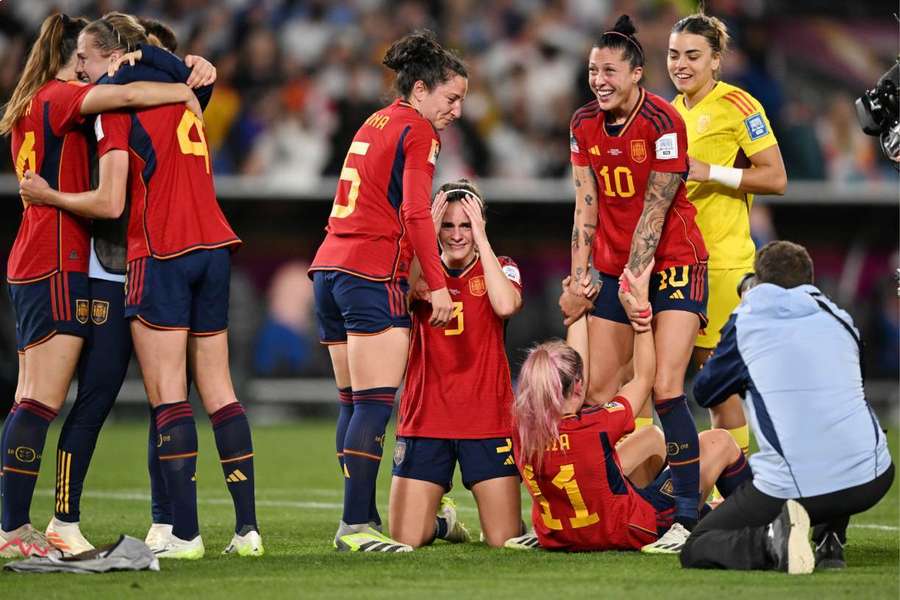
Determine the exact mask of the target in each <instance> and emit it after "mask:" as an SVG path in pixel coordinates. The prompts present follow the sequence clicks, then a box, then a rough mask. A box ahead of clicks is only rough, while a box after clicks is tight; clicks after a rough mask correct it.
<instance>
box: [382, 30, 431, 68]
mask: <svg viewBox="0 0 900 600" xmlns="http://www.w3.org/2000/svg"><path fill="white" fill-rule="evenodd" d="M443 53H444V49H443V48H441V45H440V44H438V42H437V40H436V39H435V37H434V33H432V32H431V31H428V30H424V31H418V32H416V33H411V34H409V35H407V36H406V37H404V38H402V39H400V40H398V41H396V42H394V44H393V45H392V46H391V47H390V48H388V51H387V53H386V54H385V55H384V60H383V61H382V63H383V64H384V66H386V67H387V68H388V69H391V70H392V71H396V72H400V71H402V70H404V69H405V68H406V67H407V66H408V65H410V64H418V65H429V64H436V63H440V62H441V59H442V56H443Z"/></svg>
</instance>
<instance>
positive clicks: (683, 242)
mask: <svg viewBox="0 0 900 600" xmlns="http://www.w3.org/2000/svg"><path fill="white" fill-rule="evenodd" d="M570 146H571V157H572V164H573V165H576V166H579V167H591V169H592V170H593V172H594V177H595V178H596V180H597V194H598V195H599V198H598V200H597V210H598V221H599V222H598V224H597V235H596V237H595V238H594V248H593V260H594V267H595V268H596V269H597V270H598V271H600V272H602V273H606V274H608V275H614V276H618V275H620V274H621V273H622V271H623V270H624V269H625V265H626V264H627V262H628V255H629V253H630V251H631V239H632V237H633V235H634V230H635V227H636V226H637V223H638V220H639V219H640V216H641V212H642V211H643V209H644V194H645V193H646V190H647V181H648V180H649V177H650V171H656V172H658V173H685V174H686V173H687V172H688V154H687V133H686V130H685V126H684V120H682V118H681V116H680V115H679V114H678V111H677V110H675V108H674V107H673V106H672V105H671V104H669V103H668V102H666V101H665V100H663V99H662V98H660V97H659V96H657V95H655V94H651V93H650V92H647V91H646V90H644V89H643V88H641V90H640V98H639V99H638V103H637V104H636V105H635V107H634V110H633V111H632V112H631V114H630V115H629V116H628V119H627V120H626V121H625V123H624V124H623V125H621V126H612V125H607V124H606V113H605V112H604V111H602V110H600V107H599V105H598V103H597V101H596V100H592V101H591V102H588V103H587V104H585V105H584V106H582V107H581V108H579V109H578V110H577V111H575V114H574V115H573V116H572V123H571V126H570ZM696 214H697V211H696V209H695V208H694V206H693V205H692V204H691V203H690V202H689V201H688V199H687V195H686V192H685V185H684V182H681V183H680V184H679V186H678V191H677V192H676V193H675V199H674V200H673V201H672V205H671V206H670V207H669V212H668V213H667V215H666V222H665V225H664V226H663V230H662V235H661V236H660V239H659V245H658V246H657V247H656V267H655V268H654V270H655V271H662V270H664V269H667V268H669V267H673V266H678V265H692V264H696V263H701V262H705V261H706V260H707V258H708V256H709V255H708V254H707V252H706V246H705V244H704V243H703V236H702V234H701V233H700V229H699V228H698V227H697V224H696V223H695V216H696Z"/></svg>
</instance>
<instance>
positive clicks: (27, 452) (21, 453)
mask: <svg viewBox="0 0 900 600" xmlns="http://www.w3.org/2000/svg"><path fill="white" fill-rule="evenodd" d="M15 456H16V460H17V461H19V462H23V463H33V462H34V461H36V460H37V458H38V453H37V452H35V451H34V448H29V447H28V446H19V447H18V448H16V452H15Z"/></svg>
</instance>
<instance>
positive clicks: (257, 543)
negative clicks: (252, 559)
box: [222, 529, 266, 556]
mask: <svg viewBox="0 0 900 600" xmlns="http://www.w3.org/2000/svg"><path fill="white" fill-rule="evenodd" d="M265 552H266V550H265V548H263V543H262V536H260V535H259V532H258V531H256V530H255V529H251V530H249V531H247V533H245V534H243V535H241V534H238V533H236V534H234V537H232V538H231V543H230V544H228V546H227V547H226V548H225V550H223V551H222V554H237V555H238V556H262V555H263V554H265Z"/></svg>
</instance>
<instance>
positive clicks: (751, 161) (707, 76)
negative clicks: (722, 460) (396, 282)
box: [668, 13, 787, 454]
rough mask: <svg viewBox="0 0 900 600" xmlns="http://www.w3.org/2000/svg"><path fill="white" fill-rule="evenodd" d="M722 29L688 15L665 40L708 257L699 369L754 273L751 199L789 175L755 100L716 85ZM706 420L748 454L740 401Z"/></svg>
mask: <svg viewBox="0 0 900 600" xmlns="http://www.w3.org/2000/svg"><path fill="white" fill-rule="evenodd" d="M727 47H728V30H727V29H726V28H725V24H724V23H722V21H720V20H719V19H717V18H715V17H710V16H708V15H705V14H703V13H698V14H693V15H690V16H689V17H685V18H683V19H681V20H680V21H678V22H677V23H676V24H675V26H674V27H673V28H672V34H671V35H670V36H669V55H668V69H669V77H670V78H671V79H672V83H673V84H674V85H675V88H676V89H677V90H678V91H679V92H680V93H679V94H678V96H676V97H675V99H674V100H673V101H672V104H673V105H674V106H675V108H676V110H678V114H680V115H681V117H682V118H683V119H684V122H685V125H686V127H687V137H688V148H689V151H690V156H689V160H690V172H689V174H688V183H687V196H688V199H689V200H690V201H691V203H692V204H693V205H694V207H695V208H696V209H697V225H698V226H699V227H700V231H702V232H703V239H704V241H705V242H706V248H707V250H708V251H709V311H708V315H709V323H708V324H707V326H706V328H705V329H704V330H703V331H701V332H700V335H699V336H698V337H697V341H696V344H695V345H696V348H695V349H694V363H695V364H696V365H697V366H698V367H699V366H701V365H702V364H703V363H704V362H706V359H707V358H709V355H710V354H711V353H712V351H713V349H714V348H715V347H716V344H718V343H719V331H720V330H721V329H722V327H723V326H724V325H725V321H727V320H728V315H730V314H731V311H732V310H734V307H735V306H737V304H738V301H739V298H738V295H737V294H736V293H735V289H736V288H737V285H738V283H739V282H740V281H741V278H742V277H743V276H744V275H745V274H746V273H748V272H749V271H752V270H753V257H754V254H755V252H756V248H755V247H754V245H753V240H752V239H750V208H751V206H752V204H753V194H783V193H784V190H785V187H786V186H787V175H786V174H785V170H784V163H783V162H782V160H781V151H780V150H779V149H778V140H776V139H775V134H774V133H773V132H772V127H771V126H770V125H769V121H768V119H767V118H766V113H765V111H764V110H763V108H762V106H760V104H759V102H757V101H756V99H755V98H754V97H753V96H751V95H750V94H748V93H747V92H745V91H744V90H742V89H740V88H738V87H735V86H733V85H729V84H727V83H725V82H724V81H719V80H718V75H719V68H720V66H721V61H722V55H723V54H724V53H725V51H726V50H727ZM710 412H711V413H712V424H713V427H721V428H723V429H727V430H728V432H729V433H730V434H731V435H732V436H733V437H734V439H735V441H736V442H737V443H738V445H739V446H740V447H741V449H742V450H743V451H744V453H745V454H746V453H747V452H748V449H749V445H750V437H749V435H750V434H749V431H748V429H747V420H746V419H745V417H744V411H743V409H742V407H741V401H740V398H739V397H738V396H731V397H730V398H729V399H728V400H726V401H725V402H723V403H722V404H720V405H719V406H718V407H716V408H715V409H714V410H711V411H710Z"/></svg>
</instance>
